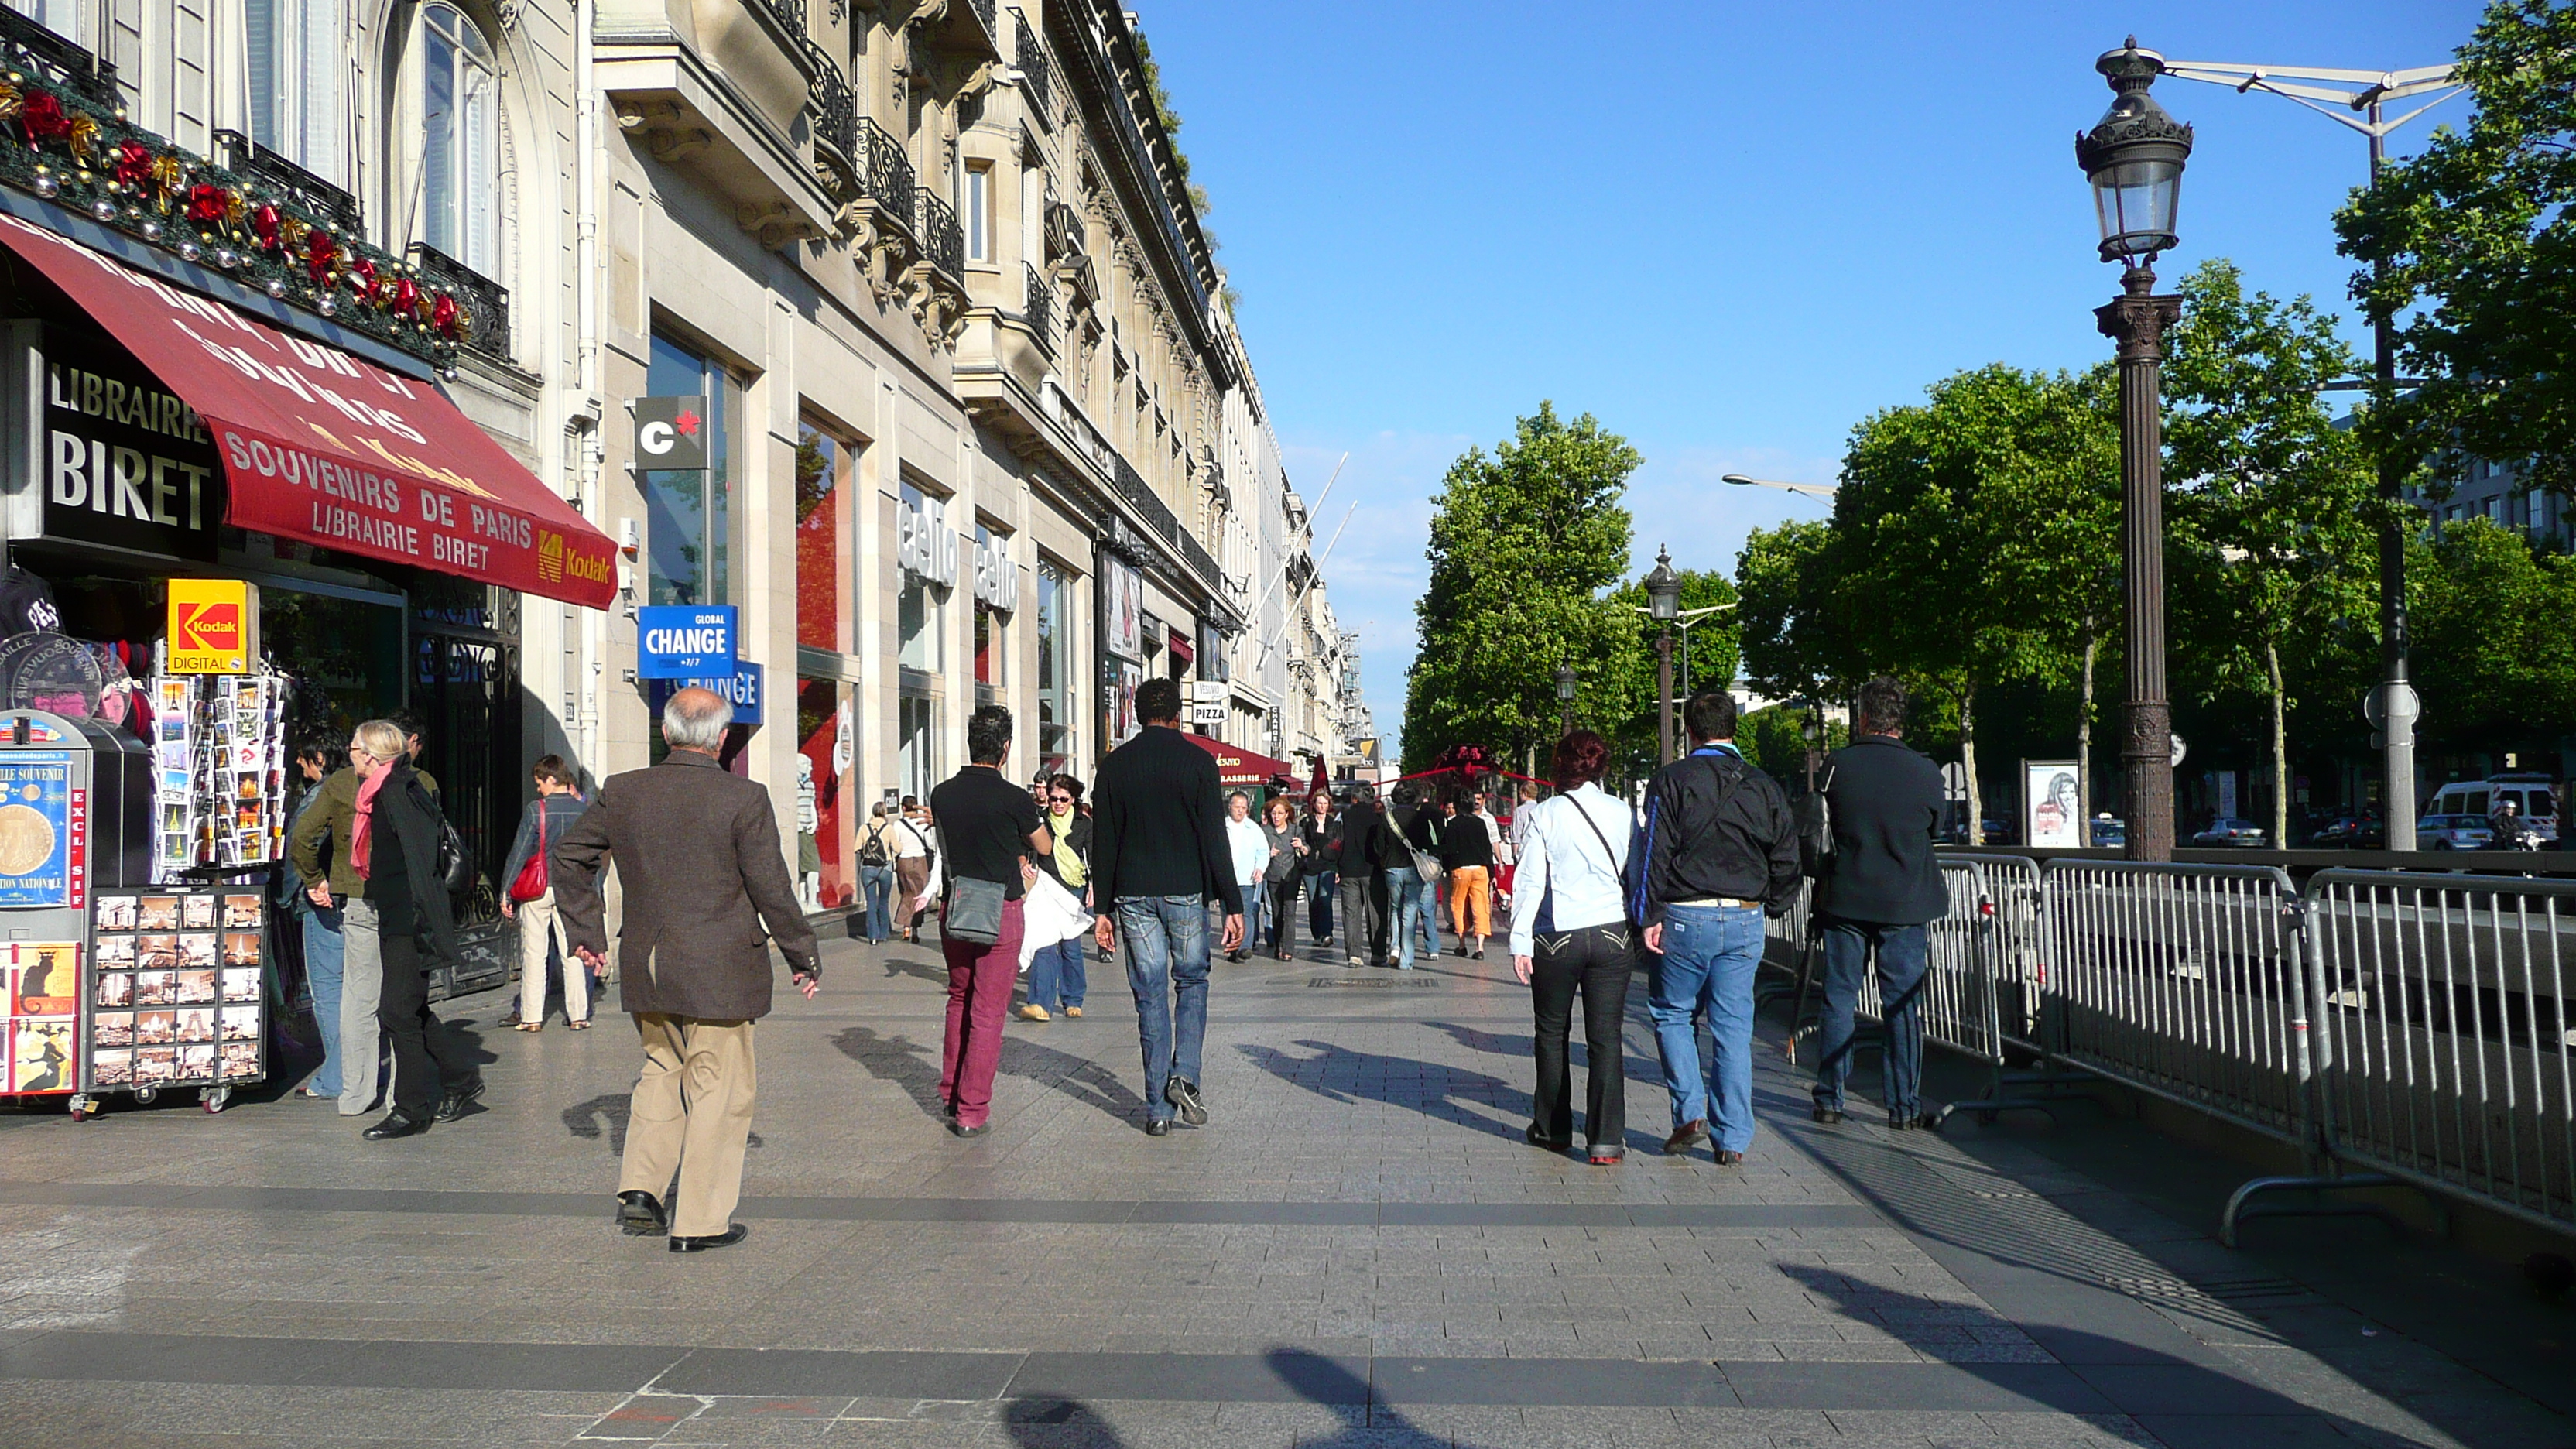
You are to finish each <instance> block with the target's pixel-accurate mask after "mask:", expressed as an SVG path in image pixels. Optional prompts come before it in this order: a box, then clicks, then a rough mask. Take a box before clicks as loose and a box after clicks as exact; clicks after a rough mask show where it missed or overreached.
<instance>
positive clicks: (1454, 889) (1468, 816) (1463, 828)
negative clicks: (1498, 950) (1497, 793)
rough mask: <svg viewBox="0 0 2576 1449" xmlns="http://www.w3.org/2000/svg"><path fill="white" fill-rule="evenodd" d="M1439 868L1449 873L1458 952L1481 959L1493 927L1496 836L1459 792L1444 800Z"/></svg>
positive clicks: (1450, 915)
mask: <svg viewBox="0 0 2576 1449" xmlns="http://www.w3.org/2000/svg"><path fill="white" fill-rule="evenodd" d="M1440 808H1441V809H1442V810H1444V811H1446V812H1447V814H1446V816H1445V818H1443V819H1442V821H1441V823H1440V868H1441V870H1442V871H1443V872H1444V873H1445V874H1447V875H1448V877H1449V924H1450V925H1451V926H1452V927H1454V928H1455V929H1456V930H1457V932H1458V954H1459V955H1461V956H1466V957H1471V958H1473V959H1475V960H1478V961H1482V960H1484V959H1485V937H1486V936H1487V935H1488V934H1490V933H1491V932H1492V931H1493V929H1494V921H1493V916H1494V836H1493V832H1491V831H1489V830H1487V829H1486V828H1485V822H1484V821H1483V820H1482V819H1480V818H1479V817H1478V816H1477V815H1476V814H1475V813H1474V812H1473V811H1471V810H1468V809H1466V808H1464V801H1463V800H1462V798H1461V796H1459V795H1458V794H1456V793H1454V792H1453V793H1452V794H1450V795H1449V796H1448V797H1447V798H1446V799H1445V800H1443V801H1442V802H1441V806H1440Z"/></svg>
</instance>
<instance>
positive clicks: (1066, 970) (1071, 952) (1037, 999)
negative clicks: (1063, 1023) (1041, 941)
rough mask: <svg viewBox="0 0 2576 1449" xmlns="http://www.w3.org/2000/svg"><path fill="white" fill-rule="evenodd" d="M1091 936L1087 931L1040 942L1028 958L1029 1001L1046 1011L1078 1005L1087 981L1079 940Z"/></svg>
mask: <svg viewBox="0 0 2576 1449" xmlns="http://www.w3.org/2000/svg"><path fill="white" fill-rule="evenodd" d="M1089 939H1091V933H1090V932H1089V931H1085V932H1083V933H1082V934H1081V935H1079V936H1076V937H1074V938H1073V939H1071V940H1069V941H1058V942H1056V943H1055V944H1054V945H1052V946H1040V947H1039V948H1038V949H1037V954H1036V955H1034V956H1031V957H1030V958H1029V1005H1031V1006H1042V1007H1045V1008H1046V1009H1047V1010H1049V1011H1061V1010H1063V1009H1064V1008H1065V1007H1068V1006H1080V1005H1081V1004H1082V995H1083V992H1084V991H1085V990H1086V989H1087V988H1088V987H1089V985H1090V981H1089V980H1088V978H1087V977H1086V976H1085V975H1084V968H1083V956H1082V943H1083V942H1085V941H1087V940H1089Z"/></svg>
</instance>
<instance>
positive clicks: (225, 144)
mask: <svg viewBox="0 0 2576 1449" xmlns="http://www.w3.org/2000/svg"><path fill="white" fill-rule="evenodd" d="M215 155H216V159H218V160H220V161H221V162H223V164H224V168H225V169H226V170H228V171H231V172H232V173H233V174H235V175H237V176H245V177H256V178H258V180H260V181H261V182H262V183H264V184H265V185H267V186H268V187H270V188H272V189H273V190H274V191H276V192H279V193H282V195H281V197H280V199H281V200H283V201H285V202H287V203H289V204H290V205H292V206H294V207H296V208H297V209H299V210H301V211H302V212H303V213H304V214H305V215H306V216H307V217H308V218H310V219H311V221H312V222H313V223H315V224H318V225H321V226H325V227H327V228H328V229H329V230H330V231H331V233H332V234H333V235H334V236H340V237H353V236H365V235H366V234H367V224H366V221H365V219H364V214H363V213H362V212H361V211H360V210H359V208H358V198H356V197H355V196H352V195H350V194H349V193H348V192H346V191H343V190H341V189H340V188H339V187H337V186H334V185H332V184H331V183H330V182H328V181H325V180H323V179H322V178H321V177H319V176H316V175H314V174H313V173H312V172H310V171H307V170H305V169H304V168H303V167H301V166H298V165H296V164H295V163H294V162H292V161H289V160H287V159H286V158H285V157H283V156H280V155H278V154H277V153H276V152H274V151H271V150H270V149H268V148H267V147H266V146H263V145H260V144H259V143H258V142H256V141H253V140H252V139H251V138H249V137H248V136H245V135H243V134H242V133H241V132H239V131H217V132H216V133H215Z"/></svg>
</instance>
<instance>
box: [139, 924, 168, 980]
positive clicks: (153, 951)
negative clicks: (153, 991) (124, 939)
mask: <svg viewBox="0 0 2576 1449" xmlns="http://www.w3.org/2000/svg"><path fill="white" fill-rule="evenodd" d="M134 964H135V965H137V966H140V967H142V968H143V969H144V970H146V971H169V970H173V969H175V968H176V967H177V966H178V964H179V938H178V936H176V935H175V934H171V933H168V932H157V931H156V932H152V933H149V934H146V935H141V936H137V937H135V938H134Z"/></svg>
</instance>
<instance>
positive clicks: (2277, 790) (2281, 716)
mask: <svg viewBox="0 0 2576 1449" xmlns="http://www.w3.org/2000/svg"><path fill="white" fill-rule="evenodd" d="M2263 675H2264V680H2265V682H2266V683H2268V684H2270V685H2271V687H2272V848H2273V849H2274V850H2287V849H2289V848H2290V750H2289V738H2290V733H2289V725H2288V721H2287V718H2286V711H2287V708H2288V702H2287V701H2286V700H2284V699H2283V698H2282V693H2283V691H2282V688H2281V646H2280V643H2279V642H2278V641H2277V640H2270V639H2267V640H2265V641H2264V642H2263Z"/></svg>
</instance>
